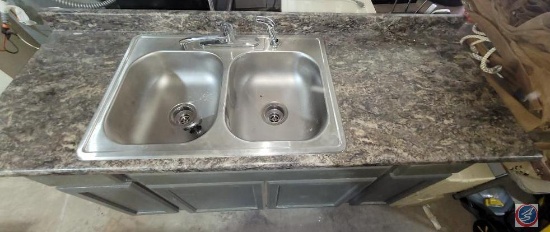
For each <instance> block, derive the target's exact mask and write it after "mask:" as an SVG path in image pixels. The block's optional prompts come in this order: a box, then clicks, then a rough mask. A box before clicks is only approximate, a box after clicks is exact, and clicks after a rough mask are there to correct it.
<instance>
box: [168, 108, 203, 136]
mask: <svg viewBox="0 0 550 232" xmlns="http://www.w3.org/2000/svg"><path fill="white" fill-rule="evenodd" d="M168 119H169V120H170V123H172V125H174V126H179V127H182V128H183V130H185V131H187V130H189V132H191V133H198V132H200V130H201V126H200V123H201V121H202V120H201V119H200V118H199V117H198V115H197V110H196V109H195V106H193V105H192V104H190V103H179V104H177V105H175V106H174V107H172V109H171V110H170V114H169V115H168Z"/></svg>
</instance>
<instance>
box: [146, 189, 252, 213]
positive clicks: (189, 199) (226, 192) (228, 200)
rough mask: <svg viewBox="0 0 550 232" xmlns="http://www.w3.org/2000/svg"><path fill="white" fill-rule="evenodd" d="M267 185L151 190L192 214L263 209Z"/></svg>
mask: <svg viewBox="0 0 550 232" xmlns="http://www.w3.org/2000/svg"><path fill="white" fill-rule="evenodd" d="M262 183H263V182H237V183H211V184H182V185H166V186H158V185H156V186H151V188H152V189H153V190H154V191H156V192H158V193H159V194H161V195H162V196H164V197H166V198H167V199H169V200H170V201H172V202H173V203H174V204H176V205H178V206H180V208H185V209H187V210H188V211H191V212H207V211H227V210H248V209H261V208H263V201H262Z"/></svg>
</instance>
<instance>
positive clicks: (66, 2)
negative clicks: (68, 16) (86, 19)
mask: <svg viewBox="0 0 550 232" xmlns="http://www.w3.org/2000/svg"><path fill="white" fill-rule="evenodd" d="M55 1H56V2H57V3H60V4H62V5H65V6H69V7H72V8H86V9H97V8H102V7H106V6H109V5H111V4H113V3H115V2H116V0H105V1H103V2H84V3H79V2H73V1H71V0H55Z"/></svg>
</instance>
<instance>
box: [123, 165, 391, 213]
mask: <svg viewBox="0 0 550 232" xmlns="http://www.w3.org/2000/svg"><path fill="white" fill-rule="evenodd" d="M389 168H390V167H387V166H374V167H359V168H323V169H293V170H271V171H267V170H266V171H228V172H206V173H199V172H195V173H170V174H166V173H163V174H131V175H128V177H129V178H131V179H132V180H133V181H136V182H139V183H141V184H143V185H145V186H147V188H149V189H151V190H153V191H154V192H156V193H158V194H159V195H161V196H162V197H164V198H165V199H167V200H168V201H170V202H172V203H173V204H175V205H177V206H178V207H179V208H180V209H185V210H187V211H190V212H205V211H226V210H247V209H261V208H263V206H264V205H267V206H268V207H269V208H290V207H321V206H338V205H340V204H342V203H345V202H347V201H348V200H349V199H350V198H352V197H354V196H355V195H357V194H358V193H360V191H361V190H362V189H363V188H365V187H367V186H368V185H369V184H371V183H372V182H374V180H376V178H377V177H378V176H381V175H382V174H384V173H385V172H387V171H388V170H389Z"/></svg>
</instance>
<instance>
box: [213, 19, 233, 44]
mask: <svg viewBox="0 0 550 232" xmlns="http://www.w3.org/2000/svg"><path fill="white" fill-rule="evenodd" d="M217 25H218V27H220V31H221V32H222V35H223V36H225V37H226V38H227V42H228V43H232V42H234V41H235V29H233V24H231V23H228V22H218V23H217Z"/></svg>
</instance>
